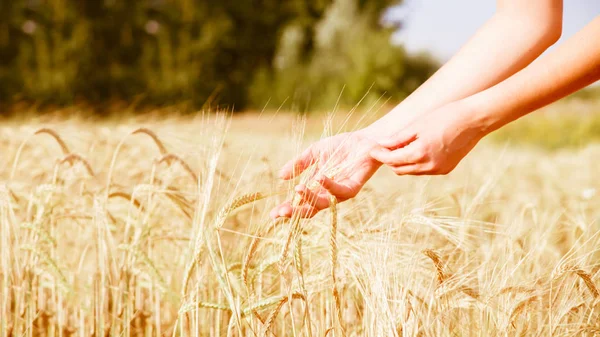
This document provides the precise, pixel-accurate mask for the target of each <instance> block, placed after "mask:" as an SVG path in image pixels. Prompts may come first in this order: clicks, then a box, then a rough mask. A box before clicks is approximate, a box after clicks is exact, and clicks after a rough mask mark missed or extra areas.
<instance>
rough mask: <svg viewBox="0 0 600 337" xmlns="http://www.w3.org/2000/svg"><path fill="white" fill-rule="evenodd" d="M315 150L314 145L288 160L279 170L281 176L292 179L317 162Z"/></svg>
mask: <svg viewBox="0 0 600 337" xmlns="http://www.w3.org/2000/svg"><path fill="white" fill-rule="evenodd" d="M316 160H317V158H315V151H314V150H313V148H312V147H309V148H308V149H306V150H304V152H302V153H301V154H300V155H299V156H298V157H296V158H294V159H292V160H290V161H288V162H287V163H286V164H285V165H284V166H283V167H282V168H281V170H280V171H279V177H280V178H281V179H284V180H289V179H292V178H293V177H295V176H297V175H299V174H301V173H302V172H304V170H306V169H307V168H308V167H310V166H311V165H312V164H314V163H315V162H316Z"/></svg>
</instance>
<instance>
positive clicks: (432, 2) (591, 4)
mask: <svg viewBox="0 0 600 337" xmlns="http://www.w3.org/2000/svg"><path fill="white" fill-rule="evenodd" d="M522 1H527V0H522ZM495 9H496V1H495V0H405V1H404V5H402V6H401V7H399V8H395V9H394V10H392V13H393V14H392V13H391V14H392V15H393V16H394V17H401V18H404V24H403V29H402V30H401V31H400V32H399V33H398V34H396V36H395V37H394V39H395V40H396V41H398V42H400V43H403V44H404V45H405V47H406V48H407V49H408V50H409V51H411V52H418V51H428V52H430V53H431V54H432V55H433V56H435V57H437V58H439V59H441V60H447V59H449V58H450V57H451V56H452V55H453V54H454V53H455V52H457V51H458V49H460V47H461V45H462V44H464V43H465V42H466V41H467V40H468V39H469V37H470V36H471V35H472V34H474V33H475V31H477V29H478V28H479V27H480V26H481V25H483V23H484V22H485V21H486V20H487V19H489V18H490V17H491V16H492V15H493V14H494V11H495ZM597 15H600V0H565V1H564V19H563V35H562V38H561V41H564V40H565V39H567V38H568V37H570V36H572V35H573V34H575V33H576V32H577V31H578V30H579V29H581V28H583V27H584V26H585V25H586V24H587V23H588V22H590V21H591V20H592V19H593V18H594V17H595V16H597ZM559 43H560V41H559ZM599 43H600V42H599Z"/></svg>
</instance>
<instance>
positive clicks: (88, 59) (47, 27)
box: [0, 0, 433, 109]
mask: <svg viewBox="0 0 600 337" xmlns="http://www.w3.org/2000/svg"><path fill="white" fill-rule="evenodd" d="M396 2H397V1H394V0H377V1H363V0H260V1H238V0H223V1H206V0H147V1H119V0H103V1H75V0H11V1H2V2H0V83H2V84H1V85H0V101H2V102H17V101H25V102H36V103H40V104H47V103H50V104H59V105H69V104H73V103H75V102H77V101H79V100H81V101H85V102H89V103H92V104H94V105H95V106H99V105H100V106H101V105H102V104H105V103H111V102H113V101H128V102H139V103H142V104H151V105H168V104H175V103H178V104H180V103H182V102H187V104H188V105H189V106H190V107H200V106H203V105H220V106H221V107H225V106H227V107H232V106H235V107H236V108H239V109H241V108H246V107H252V106H255V107H256V106H262V105H263V104H264V103H265V102H266V99H268V97H271V96H273V98H274V99H275V100H278V99H279V97H284V96H287V95H290V94H293V95H299V97H303V95H305V96H306V95H308V96H310V97H312V98H310V99H304V98H301V99H300V101H301V100H306V101H307V102H314V103H311V106H313V105H315V106H317V105H327V104H329V103H330V102H331V100H332V99H331V98H332V97H337V96H338V94H339V91H340V90H341V86H343V85H345V86H346V95H345V99H346V102H354V103H356V101H357V100H358V99H360V97H362V95H363V94H365V93H366V92H367V90H368V89H369V87H370V86H371V85H373V90H372V92H371V95H373V96H379V95H381V94H382V93H383V92H388V93H390V94H391V95H392V96H393V97H395V98H400V97H402V96H403V95H405V94H406V93H407V92H410V91H411V90H412V89H414V87H415V86H416V85H418V84H419V83H420V82H422V80H423V79H424V77H426V75H427V74H429V73H430V72H431V69H432V66H433V64H432V63H431V62H429V61H423V60H421V59H418V58H417V59H415V58H411V57H408V56H407V55H406V54H405V53H404V51H403V50H402V49H401V48H397V47H392V46H390V43H389V32H387V31H383V30H381V29H380V28H379V19H380V17H381V13H382V11H383V10H385V9H386V8H387V7H389V6H390V5H392V4H394V3H396ZM344 6H345V7H347V8H350V9H351V11H350V12H347V11H346V12H344ZM344 15H347V17H344ZM348 23H350V25H348ZM340 24H342V26H340ZM344 25H346V26H348V27H347V28H348V29H345V30H341V29H340V27H342V28H343V27H345V26H344ZM294 30H295V31H297V32H298V34H299V35H300V36H301V37H302V38H301V39H299V40H298V41H296V42H295V43H289V41H286V40H287V37H288V36H287V35H286V32H289V31H294ZM332 32H333V35H331V33H332ZM323 34H324V35H325V36H328V37H326V38H323V37H322V36H320V35H323ZM328 34H329V35H328ZM290 53H291V54H293V60H292V58H289V57H287V58H286V57H283V58H284V59H287V61H286V62H285V65H284V66H280V65H278V63H280V62H279V61H278V60H280V59H281V55H289V54H290ZM349 69H351V70H352V71H348V70H349ZM300 84H301V85H300ZM273 86H277V89H275V90H273ZM286 90H287V92H286ZM270 91H271V92H272V91H275V92H276V95H271V94H270ZM254 95H256V96H254ZM213 107H214V106H213Z"/></svg>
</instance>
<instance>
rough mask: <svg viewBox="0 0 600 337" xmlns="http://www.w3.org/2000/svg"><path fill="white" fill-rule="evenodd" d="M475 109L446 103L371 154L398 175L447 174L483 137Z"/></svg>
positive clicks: (382, 143) (402, 130) (384, 142)
mask: <svg viewBox="0 0 600 337" xmlns="http://www.w3.org/2000/svg"><path fill="white" fill-rule="evenodd" d="M479 125H482V124H481V123H480V122H479V121H478V120H477V114H476V112H475V110H474V109H471V108H470V107H469V106H468V105H466V104H465V103H463V102H462V101H458V102H454V103H450V104H447V105H445V106H443V107H441V108H438V109H435V110H433V111H431V112H429V113H426V114H423V115H421V116H419V117H418V118H417V119H415V120H414V121H412V122H411V123H409V124H408V125H407V126H405V127H403V128H402V129H401V130H400V131H399V132H397V133H396V134H395V135H393V136H391V137H388V138H387V139H384V140H379V141H378V143H379V144H380V145H381V147H379V148H376V149H374V150H372V151H371V156H372V157H373V158H374V159H376V160H377V161H379V162H381V163H383V164H385V165H387V166H390V167H391V168H392V171H394V173H396V174H397V175H439V174H447V173H450V172H451V171H452V170H453V169H454V168H455V167H456V165H458V163H459V162H460V161H461V160H462V159H463V158H464V157H465V156H466V155H467V154H468V153H469V152H470V151H471V150H472V149H473V147H475V145H476V144H477V143H478V142H479V140H480V139H481V138H483V136H484V135H485V132H484V128H483V127H480V126H479Z"/></svg>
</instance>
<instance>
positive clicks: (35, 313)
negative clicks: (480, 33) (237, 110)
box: [0, 115, 600, 337]
mask: <svg viewBox="0 0 600 337" xmlns="http://www.w3.org/2000/svg"><path fill="white" fill-rule="evenodd" d="M293 125H294V126H293ZM324 128H325V127H324V126H323V125H322V124H321V121H320V120H318V119H317V118H315V119H314V120H309V121H308V122H307V123H304V124H303V123H302V122H297V121H295V120H294V119H293V118H291V117H285V116H284V117H265V116H263V117H260V118H258V117H256V116H250V117H248V116H246V117H245V116H241V117H236V118H234V119H233V120H230V119H228V118H225V117H219V116H214V115H211V116H208V115H205V116H202V115H200V116H198V117H196V118H191V117H186V118H183V117H180V118H168V119H163V120H160V121H159V120H156V121H154V122H152V121H151V119H132V120H131V121H121V122H118V123H117V122H108V121H104V122H98V121H92V120H86V119H81V118H72V119H66V120H64V121H55V122H44V123H42V122H35V121H29V122H27V123H22V122H6V123H4V124H3V126H2V127H1V128H0V151H1V152H0V153H1V154H0V158H1V164H2V165H0V181H1V184H0V336H1V337H5V336H65V337H67V336H82V337H83V336H96V337H98V336H140V337H141V336H294V337H295V336H315V337H316V336H319V337H323V336H330V337H333V336H336V337H341V336H593V335H596V334H600V292H599V288H598V287H599V286H600V273H599V272H600V263H598V259H599V257H600V255H599V252H598V248H597V247H600V236H599V234H600V222H599V220H600V179H599V178H598V175H599V173H600V160H599V159H598V158H600V146H599V145H587V146H585V147H583V148H581V149H571V150H562V151H555V152H545V151H542V150H539V149H535V148H526V147H518V146H502V145H497V144H492V143H489V142H483V143H482V144H480V145H479V146H478V147H477V148H476V149H475V151H474V152H473V153H471V154H470V155H469V156H468V157H467V158H466V159H465V160H464V161H463V162H462V163H461V164H460V165H459V167H458V168H457V169H456V170H455V171H454V172H453V173H451V174H450V175H448V176H442V177H397V176H395V175H393V174H392V173H391V172H389V171H388V170H385V169H382V170H380V172H378V173H377V175H376V176H375V177H374V178H373V179H372V180H371V181H370V182H369V184H368V185H367V186H366V187H365V189H364V190H363V191H362V192H361V193H360V194H359V196H358V197H357V198H355V199H353V200H350V201H348V202H345V203H343V204H340V205H335V204H334V206H332V207H331V208H330V209H328V210H324V211H323V212H321V213H320V214H318V215H317V216H316V217H315V218H314V219H310V220H297V219H291V220H286V221H277V222H273V221H271V220H270V219H269V217H268V212H269V210H270V209H271V207H273V206H275V205H276V203H278V202H281V201H283V200H285V199H287V198H290V197H292V191H293V188H292V187H293V185H292V184H291V183H282V182H280V181H278V179H277V178H276V172H277V170H278V168H279V167H280V166H281V165H282V164H283V163H284V162H285V161H286V160H287V159H289V158H291V157H292V156H293V155H294V154H297V153H298V152H299V151H300V150H301V149H302V147H303V146H305V145H306V144H307V143H308V142H309V141H310V140H311V139H312V140H314V139H316V138H317V137H318V136H319V135H320V133H321V131H322V130H323V129H324ZM300 179H308V178H307V177H302V178H300Z"/></svg>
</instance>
